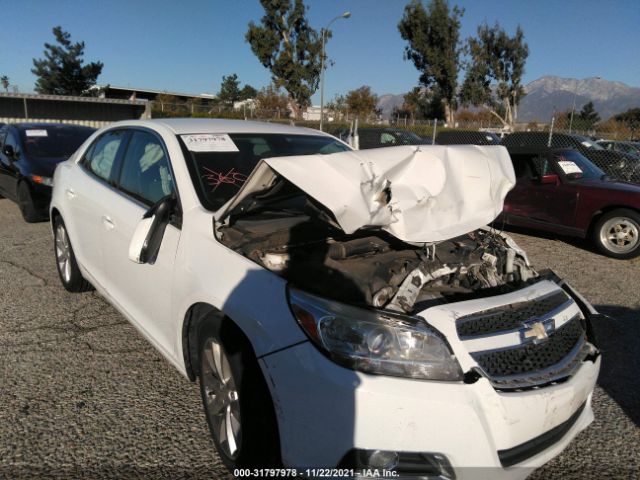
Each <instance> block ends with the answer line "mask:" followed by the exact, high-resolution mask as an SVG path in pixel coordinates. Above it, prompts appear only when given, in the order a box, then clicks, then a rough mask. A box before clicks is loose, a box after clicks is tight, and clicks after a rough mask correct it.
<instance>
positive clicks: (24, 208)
mask: <svg viewBox="0 0 640 480" xmlns="http://www.w3.org/2000/svg"><path fill="white" fill-rule="evenodd" d="M18 207H20V213H21V214H22V218H24V221H25V222H27V223H35V222H41V221H43V220H44V219H45V216H44V215H43V214H42V212H39V211H38V210H37V209H36V206H35V204H34V203H33V197H32V196H31V190H30V189H29V184H28V183H27V182H26V181H21V182H20V183H19V184H18Z"/></svg>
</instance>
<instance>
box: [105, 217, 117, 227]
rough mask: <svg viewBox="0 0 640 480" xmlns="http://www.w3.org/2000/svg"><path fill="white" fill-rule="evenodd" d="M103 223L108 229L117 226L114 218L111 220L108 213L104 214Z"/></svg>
mask: <svg viewBox="0 0 640 480" xmlns="http://www.w3.org/2000/svg"><path fill="white" fill-rule="evenodd" d="M102 224H103V225H104V226H105V228H106V229H107V230H113V229H114V228H115V227H116V224H115V223H113V220H111V219H110V218H109V217H107V216H106V215H103V216H102Z"/></svg>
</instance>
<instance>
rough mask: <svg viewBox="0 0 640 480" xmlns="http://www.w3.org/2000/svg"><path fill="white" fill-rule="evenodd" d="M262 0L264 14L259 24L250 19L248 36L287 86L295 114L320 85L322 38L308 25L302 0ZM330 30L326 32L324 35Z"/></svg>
mask: <svg viewBox="0 0 640 480" xmlns="http://www.w3.org/2000/svg"><path fill="white" fill-rule="evenodd" d="M291 1H292V0H260V3H261V4H262V7H263V8H264V11H265V14H264V16H263V17H262V19H261V20H260V25H256V24H255V23H253V22H249V30H248V31H247V34H246V36H245V39H246V41H247V42H248V43H249V45H250V46H251V51H252V52H253V53H254V55H255V56H256V57H257V58H258V60H259V61H260V63H261V64H262V65H263V66H264V67H265V68H268V69H269V70H270V71H271V76H272V79H273V82H274V83H275V84H276V86H277V87H282V88H284V89H285V90H286V92H287V94H288V96H289V101H290V104H291V108H292V109H293V113H294V115H295V117H296V118H298V119H299V118H302V110H303V109H304V108H305V107H307V106H308V105H309V104H310V103H311V95H313V93H314V92H315V91H316V90H317V89H318V84H319V82H320V64H321V56H322V39H321V37H320V35H319V34H318V32H317V31H316V30H314V29H313V28H311V27H310V26H309V22H308V20H307V18H306V16H305V14H306V10H307V8H306V7H305V5H304V3H303V1H302V0H293V5H292V3H291ZM328 37H330V32H328V33H326V32H325V39H326V38H328Z"/></svg>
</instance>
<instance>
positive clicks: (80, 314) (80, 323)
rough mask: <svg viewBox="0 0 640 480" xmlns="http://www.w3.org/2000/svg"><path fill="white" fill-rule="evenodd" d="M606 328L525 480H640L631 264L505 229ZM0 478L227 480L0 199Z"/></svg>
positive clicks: (148, 375) (41, 239) (144, 358)
mask: <svg viewBox="0 0 640 480" xmlns="http://www.w3.org/2000/svg"><path fill="white" fill-rule="evenodd" d="M513 236H514V237H515V238H516V240H517V241H518V242H519V243H520V245H521V246H522V247H523V248H524V249H525V250H526V251H527V252H528V253H529V256H530V258H531V260H532V262H533V264H534V265H535V266H536V267H537V268H544V267H550V268H552V269H553V270H555V271H556V273H558V274H559V275H560V276H561V277H563V278H565V279H566V280H567V281H569V283H571V284H572V285H573V286H575V287H576V288H577V289H578V290H579V291H580V292H581V293H582V294H583V295H585V297H587V298H588V299H589V300H590V301H591V302H592V303H593V304H594V305H596V307H597V308H598V309H599V310H601V311H602V312H603V313H607V314H609V315H611V316H612V317H613V318H612V319H611V320H608V321H606V322H602V323H601V324H598V325H596V326H595V328H596V333H597V334H598V336H599V341H600V344H601V347H602V350H603V351H604V364H603V368H602V371H601V375H600V379H599V382H598V383H599V385H598V388H597V389H596V392H595V397H594V410H595V416H596V420H595V422H594V424H593V425H592V426H591V427H590V428H588V429H587V430H586V431H585V432H583V433H581V434H580V435H579V436H578V437H577V439H576V440H575V441H574V442H573V443H572V444H571V446H570V447H569V448H568V449H567V450H566V451H565V452H564V453H563V454H562V455H560V456H559V457H557V458H556V459H555V460H554V461H552V462H551V463H549V464H548V465H546V466H545V467H544V468H542V469H540V470H538V471H537V472H535V473H534V475H533V476H532V478H536V479H549V478H554V479H555V478H558V479H560V478H562V479H570V478H594V479H595V478H611V477H619V478H631V477H634V476H635V477H636V478H638V477H640V428H639V426H640V400H639V398H640V375H638V372H640V335H639V332H638V330H637V328H635V327H636V325H637V324H638V321H639V320H640V318H639V317H640V293H639V292H638V280H640V270H639V267H640V260H634V261H627V262H619V261H614V260H610V259H607V258H605V257H602V256H600V255H597V254H595V253H593V252H592V251H591V250H590V249H589V248H588V247H587V246H586V245H585V244H583V243H581V242H574V241H565V240H554V239H552V238H541V237H536V236H532V234H531V233H530V232H522V231H519V232H515V233H513ZM0 379H1V383H0V385H1V389H0V478H5V477H6V478H25V479H27V478H60V479H62V478H65V479H70V478H119V479H120V478H167V479H178V478H207V479H210V478H229V477H228V476H227V477H225V475H226V473H225V470H224V468H223V467H222V466H221V463H220V460H219V458H218V457H217V455H216V454H215V450H214V448H213V443H212V442H211V440H210V438H209V433H208V431H207V428H206V423H205V418H204V413H203V411H202V406H201V404H200V397H199V393H198V389H197V387H196V385H195V384H191V383H190V382H188V381H187V380H185V379H184V378H183V377H182V376H181V375H180V374H178V373H177V372H176V371H175V370H174V369H173V367H171V366H170V365H169V364H168V363H167V362H166V361H165V360H164V359H163V358H161V356H160V355H159V354H158V353H156V351H155V350H154V349H153V348H152V347H151V346H150V345H149V344H148V343H147V342H146V341H145V340H144V339H143V338H142V337H141V336H140V335H139V334H138V333H137V332H136V331H135V330H134V328H133V327H131V326H130V325H129V324H128V323H127V322H126V321H125V320H124V319H123V318H122V317H121V316H120V315H119V314H118V313H117V312H116V311H115V310H114V309H113V308H112V307H111V306H109V305H108V304H107V303H106V302H105V301H104V300H102V298H101V297H100V296H98V295H97V294H95V293H87V294H81V295H74V294H69V293H67V292H66V291H65V290H64V289H63V288H62V286H61V284H60V282H59V280H58V276H57V273H56V269H55V264H54V260H53V254H52V241H51V235H50V232H49V227H48V225H47V224H35V225H29V224H26V223H24V222H23V221H22V219H21V218H20V215H19V213H18V210H17V208H16V207H15V205H13V204H12V203H10V202H9V201H7V200H0Z"/></svg>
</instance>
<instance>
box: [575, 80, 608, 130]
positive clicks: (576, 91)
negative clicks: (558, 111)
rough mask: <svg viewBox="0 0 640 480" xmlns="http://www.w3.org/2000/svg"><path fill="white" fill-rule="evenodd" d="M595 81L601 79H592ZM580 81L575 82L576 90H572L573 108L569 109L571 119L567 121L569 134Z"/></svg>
mask: <svg viewBox="0 0 640 480" xmlns="http://www.w3.org/2000/svg"><path fill="white" fill-rule="evenodd" d="M594 78H595V79H596V80H602V77H594ZM579 82H580V80H576V88H575V89H574V90H573V106H572V107H571V118H570V119H569V133H571V127H572V126H573V113H574V112H575V111H576V97H577V96H578V83H579Z"/></svg>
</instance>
